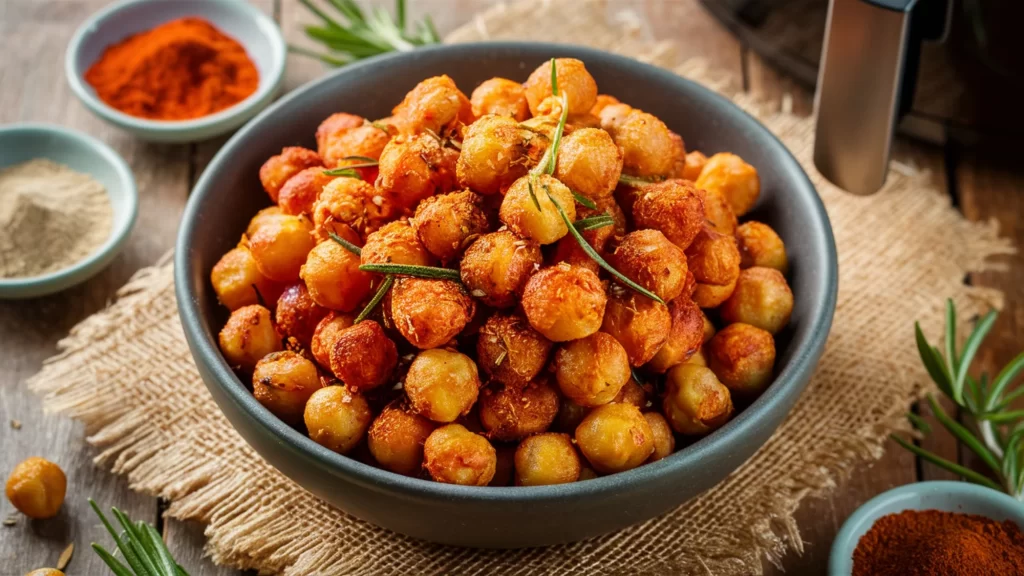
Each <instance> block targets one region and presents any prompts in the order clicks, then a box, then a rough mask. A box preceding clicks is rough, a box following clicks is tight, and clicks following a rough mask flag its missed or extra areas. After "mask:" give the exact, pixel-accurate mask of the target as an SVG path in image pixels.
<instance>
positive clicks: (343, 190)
mask: <svg viewBox="0 0 1024 576" xmlns="http://www.w3.org/2000/svg"><path fill="white" fill-rule="evenodd" d="M392 212H393V208H392V206H391V204H389V203H387V202H385V201H384V198H383V196H380V195H378V194H377V191H376V190H375V189H374V187H373V185H372V184H368V183H366V182H363V181H362V180H359V179H357V178H335V179H334V180H331V181H330V183H328V184H327V186H324V189H323V191H322V192H320V197H319V198H317V201H316V203H315V204H313V224H314V230H315V232H316V239H317V240H319V241H321V242H323V241H324V240H327V239H328V238H329V235H330V233H331V232H334V233H336V234H338V235H339V236H341V237H342V238H345V239H346V240H349V241H350V242H352V241H353V240H352V238H353V235H354V237H355V239H356V240H357V241H356V242H353V243H354V244H360V243H361V242H359V241H358V240H359V236H360V235H366V234H368V233H369V232H372V231H374V230H376V229H377V228H380V226H381V225H382V224H383V223H384V222H386V221H387V220H388V219H389V218H390V217H391V216H392Z"/></svg>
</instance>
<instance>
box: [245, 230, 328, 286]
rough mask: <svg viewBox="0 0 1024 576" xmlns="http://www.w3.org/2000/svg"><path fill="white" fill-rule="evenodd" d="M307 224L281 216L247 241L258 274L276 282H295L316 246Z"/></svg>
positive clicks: (257, 231)
mask: <svg viewBox="0 0 1024 576" xmlns="http://www.w3.org/2000/svg"><path fill="white" fill-rule="evenodd" d="M311 232H312V226H310V223H309V220H307V219H305V218H300V217H298V216H280V217H277V218H275V219H274V220H271V221H267V222H266V223H265V224H263V225H262V226H260V227H259V228H257V229H256V233H255V234H253V235H252V236H251V237H250V238H249V251H250V252H252V257H253V259H255V260H256V266H257V267H258V268H259V269H260V273H261V274H263V275H264V276H266V277H267V278H270V279H271V280H275V281H277V282H294V281H296V280H298V279H299V269H300V268H302V263H303V262H305V261H306V255H307V254H309V251H310V250H312V249H313V246H314V244H315V242H314V240H313V236H312V235H311V234H310V233H311Z"/></svg>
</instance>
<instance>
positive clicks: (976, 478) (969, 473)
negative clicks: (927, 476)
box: [889, 434, 1002, 492]
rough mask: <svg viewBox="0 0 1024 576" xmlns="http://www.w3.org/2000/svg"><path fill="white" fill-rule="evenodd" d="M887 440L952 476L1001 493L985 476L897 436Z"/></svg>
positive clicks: (996, 485)
mask: <svg viewBox="0 0 1024 576" xmlns="http://www.w3.org/2000/svg"><path fill="white" fill-rule="evenodd" d="M889 438H892V440H893V442H896V443H897V444H899V445H900V446H903V447H904V448H906V449H907V450H909V451H911V452H913V453H914V454H916V455H918V456H920V457H921V458H924V459H925V460H927V461H928V462H931V463H932V464H935V465H936V466H938V467H940V468H944V469H946V470H949V471H950V472H952V473H953V474H956V475H958V476H961V477H963V478H964V479H966V480H969V481H971V482H974V483H975V484H981V485H982V486H987V487H989V488H991V489H993V490H996V491H1000V492H1001V491H1002V488H1000V486H999V485H998V484H996V483H995V482H993V481H992V480H991V479H989V478H986V477H985V476H982V475H981V474H978V473H977V472H975V471H974V470H971V469H970V468H964V467H963V466H961V465H959V464H955V463H953V462H950V461H949V460H946V459H945V458H942V457H940V456H936V455H935V454H933V453H931V452H929V451H927V450H924V449H923V448H920V447H918V446H915V445H913V444H911V443H910V442H907V441H906V440H904V439H903V438H900V437H899V436H897V435H895V434H891V435H889Z"/></svg>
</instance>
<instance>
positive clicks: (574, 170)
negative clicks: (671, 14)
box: [211, 58, 793, 486]
mask: <svg viewBox="0 0 1024 576" xmlns="http://www.w3.org/2000/svg"><path fill="white" fill-rule="evenodd" d="M553 68H554V73H553ZM316 143H317V150H315V151H314V150H308V149H305V148H297V147H290V148H285V149H284V150H282V151H281V154H279V155H277V156H274V157H272V158H270V159H269V160H267V162H266V163H265V164H264V165H263V167H262V168H261V169H260V180H261V181H262V184H263V187H264V188H265V190H266V192H267V193H268V194H269V196H270V199H271V200H273V202H274V203H275V205H274V206H272V207H270V208H266V209H264V210H262V211H260V212H259V213H258V214H256V215H255V217H254V218H253V219H252V221H251V222H250V224H249V226H248V228H247V230H246V231H245V233H244V235H243V236H242V239H241V242H240V243H239V244H238V246H237V247H235V248H233V249H232V250H231V251H229V252H228V253H227V254H225V255H224V256H223V257H222V258H221V260H220V261H219V262H218V263H217V264H216V266H214V268H213V271H212V274H211V279H212V283H213V287H214V289H215V291H216V293H217V295H218V297H219V299H220V301H221V303H223V304H224V306H226V307H227V308H229V309H230V310H231V316H230V318H229V319H228V321H227V323H226V324H225V326H224V328H223V330H222V331H221V333H220V347H221V350H222V351H223V354H224V357H225V358H226V359H227V361H228V362H229V363H230V364H231V365H232V366H234V367H235V368H236V369H237V370H238V372H239V373H240V374H242V375H244V376H245V377H246V378H248V377H250V376H251V381H252V387H253V394H254V395H255V397H256V398H257V399H258V400H259V401H260V402H261V403H262V404H263V405H264V406H266V407H267V409H269V410H270V411H271V412H273V413H274V414H275V415H277V416H278V417H279V418H281V419H282V420H284V421H286V422H288V423H289V424H291V425H293V426H295V427H297V428H299V429H302V430H305V431H306V432H307V433H308V434H309V437H310V438H311V439H313V440H314V441H315V442H317V443H319V444H321V445H323V446H325V447H327V448H329V449H330V450H333V451H335V452H338V453H341V454H348V455H350V456H352V457H354V458H356V459H359V460H361V461H363V462H366V463H369V464H372V465H374V466H378V467H380V468H383V469H385V470H390V471H392V472H395V473H398V474H405V475H410V476H417V477H424V478H432V479H433V480H436V481H438V482H446V483H453V484H463V485H472V486H486V485H512V484H515V485H521V486H534V485H545V484H558V483H565V482H574V481H578V480H585V479H589V478H594V477H595V476H600V475H605V474H613V473H616V472H622V471H624V470H629V469H631V468H635V467H637V466H640V465H642V464H644V463H647V462H653V461H656V460H659V459H661V458H665V457H666V456H668V455H670V454H671V453H672V452H673V451H674V450H675V448H676V445H677V443H679V444H680V445H685V444H686V443H689V442H691V441H692V440H693V439H696V438H699V437H701V436H703V435H706V434H708V433H710V432H712V431H714V430H715V429H717V428H719V427H720V426H722V425H723V424H725V423H726V422H727V421H728V420H729V419H730V418H731V417H732V415H733V412H734V402H736V403H737V404H739V405H740V406H742V405H744V404H745V403H747V402H749V401H750V400H751V399H753V398H755V397H756V396H757V395H758V394H759V393H760V392H761V391H763V390H764V389H765V387H766V386H768V384H769V383H770V382H771V380H772V375H773V368H774V364H775V343H774V337H773V335H774V334H776V333H777V332H779V331H780V330H782V329H783V328H784V327H785V326H786V325H787V323H788V322H789V318H790V314H791V312H792V308H793V295H792V292H791V291H790V288H789V286H788V285H787V282H786V278H785V276H784V274H785V272H786V267H787V260H786V250H785V247H784V245H783V242H782V240H781V239H780V238H779V236H778V235H777V234H776V233H775V231H774V230H772V228H770V227H769V226H768V225H766V224H764V223H761V222H754V221H750V222H745V223H743V224H739V223H738V218H739V217H742V216H744V215H745V214H746V213H747V212H748V211H749V210H750V209H751V208H752V207H753V206H754V204H755V203H756V201H757V199H758V196H759V194H760V181H759V178H758V174H757V170H756V169H755V168H754V167H753V166H751V165H749V164H747V163H746V162H744V161H743V159H741V158H739V157H738V156H736V155H734V154H730V153H719V154H715V155H713V156H711V157H710V158H708V157H705V155H704V154H702V153H700V152H698V151H690V152H687V150H686V148H685V145H684V143H683V140H682V138H680V137H679V135H677V134H676V133H674V132H673V131H671V130H670V129H669V128H668V126H666V125H665V123H664V122H662V121H661V120H659V119H658V118H657V117H655V116H653V115H651V114H649V113H647V112H644V111H642V110H638V109H636V108H633V107H631V106H629V105H628V104H625V103H622V102H619V101H618V100H616V99H615V98H614V97H612V96H607V95H603V94H599V93H598V87H597V84H596V82H595V81H594V78H593V77H592V76H591V75H590V74H589V73H588V72H587V69H586V67H585V66H584V63H583V62H581V61H579V60H574V59H569V58H560V59H557V60H553V61H551V62H547V63H545V64H543V65H541V66H540V67H539V68H537V69H536V70H535V71H534V72H533V73H532V74H531V75H530V77H529V78H528V79H527V80H526V82H525V83H522V84H520V83H519V82H516V81H513V80H508V79H504V78H492V79H491V80H488V81H486V82H484V83H482V84H480V85H479V86H477V87H476V89H475V90H473V92H472V95H471V96H470V97H469V98H467V97H466V96H465V95H464V94H463V92H461V91H460V90H459V88H457V87H456V85H455V83H454V82H453V81H452V79H451V78H449V77H447V76H438V77H434V78H428V79H426V80H424V81H423V82H420V83H419V84H418V85H417V86H416V87H414V88H413V89H412V91H411V92H409V93H408V94H407V95H406V97H405V99H404V100H403V101H402V102H401V103H400V104H399V105H398V106H397V107H396V108H395V109H394V110H393V115H392V116H390V117H388V118H384V119H380V120H375V121H370V120H368V119H366V118H362V117H359V116H355V115H352V114H348V113H337V114H334V115H332V116H330V117H329V118H327V119H326V120H324V121H323V123H322V124H321V125H320V127H319V128H318V129H317V132H316ZM570 223H571V224H570ZM570 225H571V226H572V228H570ZM583 242H585V243H586V246H584V245H583Z"/></svg>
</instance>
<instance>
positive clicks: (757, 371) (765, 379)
mask: <svg viewBox="0 0 1024 576" xmlns="http://www.w3.org/2000/svg"><path fill="white" fill-rule="evenodd" d="M707 353H708V367H710V368H711V371H712V372H714V373H715V376H718V379H719V380H721V382H722V384H725V386H726V387H727V388H729V390H731V391H732V392H733V393H735V394H739V395H742V396H751V395H756V394H757V393H759V392H761V391H762V390H764V389H765V388H766V387H767V386H768V384H769V383H770V382H771V379H772V369H773V368H774V366H775V340H774V339H772V335H771V334H770V333H768V332H767V331H765V330H762V329H760V328H758V327H756V326H751V325H750V324H742V323H736V324H730V325H728V326H726V327H725V328H722V329H721V330H719V332H718V334H715V337H714V338H712V339H711V342H708V349H707Z"/></svg>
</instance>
